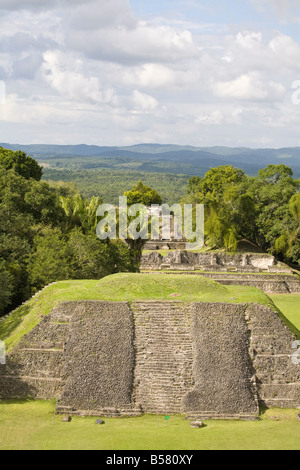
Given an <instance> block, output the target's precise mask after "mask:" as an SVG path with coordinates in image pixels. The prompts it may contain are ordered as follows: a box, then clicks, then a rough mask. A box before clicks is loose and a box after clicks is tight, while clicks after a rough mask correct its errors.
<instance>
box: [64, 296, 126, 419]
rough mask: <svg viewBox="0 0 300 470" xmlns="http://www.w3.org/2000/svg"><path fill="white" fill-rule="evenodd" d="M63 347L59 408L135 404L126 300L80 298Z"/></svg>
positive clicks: (70, 307)
mask: <svg viewBox="0 0 300 470" xmlns="http://www.w3.org/2000/svg"><path fill="white" fill-rule="evenodd" d="M66 305H67V306H68V307H69V309H70V312H71V311H73V315H72V319H71V323H70V332H69V338H68V342H67V345H66V347H65V351H64V368H63V371H62V380H63V384H64V385H63V391H62V396H61V400H60V405H61V406H72V407H73V408H75V409H81V410H89V409H90V410H91V409H101V408H107V407H116V408H122V407H126V406H127V407H131V396H132V391H133V370H134V350H133V320H132V314H131V310H130V308H129V305H128V304H127V303H125V302H97V301H95V302H93V301H86V302H77V303H76V304H75V306H76V308H75V310H74V303H73V302H70V303H69V304H66Z"/></svg>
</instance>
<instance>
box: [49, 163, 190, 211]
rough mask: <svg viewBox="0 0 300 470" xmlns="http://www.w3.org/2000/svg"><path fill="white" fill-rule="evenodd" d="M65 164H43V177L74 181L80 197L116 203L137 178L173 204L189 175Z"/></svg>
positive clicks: (181, 194)
mask: <svg viewBox="0 0 300 470" xmlns="http://www.w3.org/2000/svg"><path fill="white" fill-rule="evenodd" d="M67 168H68V169H63V168H62V169H59V170H57V169H53V168H51V169H48V168H45V169H44V170H43V174H44V179H45V180H47V182H49V181H52V182H59V181H61V180H63V181H65V182H67V183H75V184H76V187H78V190H79V192H80V194H81V195H82V197H84V198H90V197H92V196H98V197H99V198H100V199H102V200H103V201H104V202H105V203H108V204H116V205H117V204H118V203H119V197H120V196H122V195H123V194H124V192H125V191H128V189H129V188H133V187H134V186H135V185H136V182H137V181H139V180H142V181H143V184H144V185H147V186H150V187H151V188H153V189H155V190H156V191H157V192H158V193H159V194H160V195H161V197H162V199H163V202H166V203H168V204H170V205H172V204H174V203H176V202H178V200H179V199H180V198H181V197H182V196H183V195H184V193H185V190H186V184H187V181H188V178H189V177H188V176H187V175H180V174H170V173H154V172H147V173H146V172H143V171H137V170H136V169H130V170H128V169H127V168H123V169H115V170H113V169H111V168H93V169H90V170H74V169H69V167H67ZM51 184H52V183H51Z"/></svg>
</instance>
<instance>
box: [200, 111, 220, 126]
mask: <svg viewBox="0 0 300 470" xmlns="http://www.w3.org/2000/svg"><path fill="white" fill-rule="evenodd" d="M223 120H224V117H223V114H222V113H221V111H213V112H212V113H210V114H209V115H205V114H202V115H200V116H197V117H196V119H195V124H204V125H208V126H211V125H220V124H222V122H223Z"/></svg>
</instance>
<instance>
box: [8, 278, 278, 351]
mask: <svg viewBox="0 0 300 470" xmlns="http://www.w3.org/2000/svg"><path fill="white" fill-rule="evenodd" d="M66 300H72V301H78V300H107V301H128V302H132V301H136V300H164V301H170V300H177V301H183V302H229V303H250V302H255V303H259V304H263V305H267V306H269V307H270V308H272V309H273V310H276V307H275V306H274V304H273V302H272V301H271V299H270V298H269V297H268V296H267V295H265V294H264V293H263V292H262V291H261V290H260V289H257V288H253V287H244V286H222V285H221V284H219V283H217V282H214V281H212V280H210V279H207V278H202V277H200V276H193V275H188V274H187V275H180V276H178V275H176V274H175V275H172V274H157V273H153V274H132V273H131V274H128V273H124V274H114V275H111V276H107V277H105V278H103V279H101V280H95V281H90V280H88V281H87V280H83V281H62V282H57V283H55V284H52V285H50V286H49V287H46V288H45V289H44V290H43V291H42V292H41V293H40V294H38V295H36V296H35V297H33V298H32V299H31V300H29V301H28V302H27V303H26V304H25V305H22V306H21V307H20V308H18V309H17V310H16V311H15V312H14V313H13V314H12V315H10V316H9V317H7V318H6V319H4V321H2V322H1V323H0V339H1V340H3V341H5V343H6V347H7V350H8V351H10V350H11V349H12V348H14V347H15V346H16V344H17V343H18V341H19V340H20V339H21V338H22V336H24V335H25V334H26V333H28V332H29V331H31V330H32V329H33V328H34V327H35V326H36V325H37V324H38V323H39V321H40V320H41V318H42V317H43V316H44V315H47V314H49V313H50V311H51V310H52V309H53V308H55V307H56V306H57V305H58V304H59V303H60V302H63V301H66Z"/></svg>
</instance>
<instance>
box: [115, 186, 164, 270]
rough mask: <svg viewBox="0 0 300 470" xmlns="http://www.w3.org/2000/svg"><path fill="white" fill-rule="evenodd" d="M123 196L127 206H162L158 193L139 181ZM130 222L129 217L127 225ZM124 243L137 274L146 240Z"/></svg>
mask: <svg viewBox="0 0 300 470" xmlns="http://www.w3.org/2000/svg"><path fill="white" fill-rule="evenodd" d="M124 196H127V204H128V205H129V206H131V205H133V204H142V205H144V206H146V207H149V206H151V205H152V204H158V205H160V204H162V198H161V196H160V195H159V194H158V192H157V191H155V190H154V189H152V188H150V187H148V186H144V185H143V183H142V182H141V181H139V182H138V184H137V185H136V186H135V187H134V188H132V189H131V190H130V191H127V192H125V193H124ZM132 220H133V217H129V218H128V223H129V224H130V223H131V222H132ZM149 222H150V221H149ZM139 228H140V229H141V227H137V229H139ZM125 241H126V243H127V245H128V246H129V249H130V255H131V258H132V266H133V269H134V270H135V271H137V272H138V271H139V265H140V262H141V257H142V251H143V247H144V245H145V243H146V241H147V240H146V239H143V238H137V239H134V238H130V237H128V238H127V239H126V240H125Z"/></svg>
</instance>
